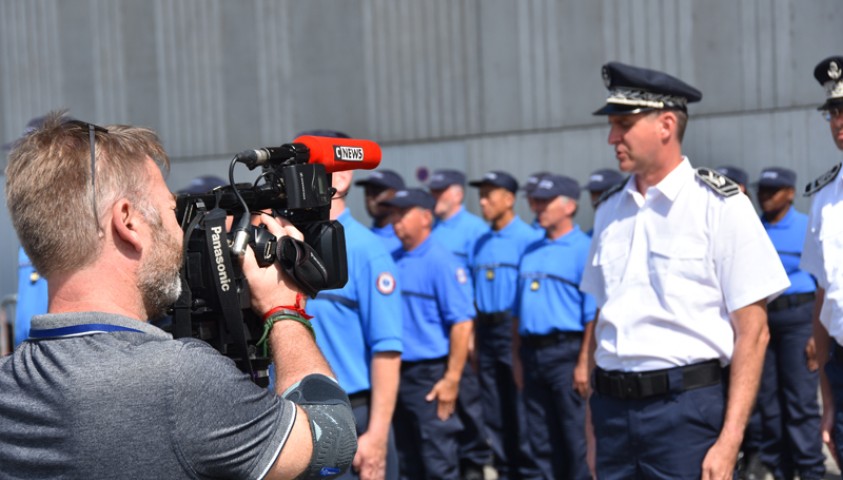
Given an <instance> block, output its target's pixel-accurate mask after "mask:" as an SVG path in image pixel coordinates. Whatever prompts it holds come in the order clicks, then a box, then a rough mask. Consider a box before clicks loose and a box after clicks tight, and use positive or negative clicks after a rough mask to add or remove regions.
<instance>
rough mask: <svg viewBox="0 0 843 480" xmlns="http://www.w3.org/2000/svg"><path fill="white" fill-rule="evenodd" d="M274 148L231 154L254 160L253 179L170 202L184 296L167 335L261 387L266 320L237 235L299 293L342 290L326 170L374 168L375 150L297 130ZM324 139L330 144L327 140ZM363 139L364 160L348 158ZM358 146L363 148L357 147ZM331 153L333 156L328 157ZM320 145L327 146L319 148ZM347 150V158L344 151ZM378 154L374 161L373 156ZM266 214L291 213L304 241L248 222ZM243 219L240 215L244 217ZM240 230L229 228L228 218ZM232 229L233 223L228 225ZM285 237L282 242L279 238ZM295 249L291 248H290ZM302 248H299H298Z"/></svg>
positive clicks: (344, 270) (342, 256)
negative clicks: (211, 351) (255, 301)
mask: <svg viewBox="0 0 843 480" xmlns="http://www.w3.org/2000/svg"><path fill="white" fill-rule="evenodd" d="M299 140H302V141H303V142H304V143H292V144H286V145H283V146H281V147H275V148H271V149H260V150H250V151H246V152H243V153H241V154H238V155H237V156H235V158H234V159H233V160H232V163H231V171H230V175H229V178H230V179H233V169H234V165H235V164H236V163H244V164H246V165H247V166H248V167H249V168H250V169H254V168H256V167H257V166H258V165H260V166H261V170H262V171H261V174H260V175H259V176H258V178H257V179H256V180H255V182H254V183H253V184H249V183H240V184H231V185H227V186H224V187H218V188H216V189H214V190H212V191H210V192H207V193H204V194H183V195H179V196H178V197H177V199H176V215H177V218H178V219H179V221H180V222H181V227H182V230H183V231H184V264H183V266H182V272H181V275H182V294H181V297H180V298H179V299H178V300H177V301H176V303H175V304H174V305H173V306H172V319H173V322H172V326H171V333H172V334H173V336H174V337H175V338H180V337H194V338H198V339H201V340H203V341H205V342H207V343H209V344H210V345H211V346H212V347H214V348H215V349H217V350H218V351H220V352H221V353H222V354H223V355H226V356H228V357H229V358H231V359H232V360H234V362H235V363H236V364H237V366H238V367H239V368H240V369H241V370H242V371H243V372H246V373H248V374H249V375H250V377H251V379H252V381H254V382H255V383H257V384H258V385H261V386H266V385H267V384H268V376H267V369H268V366H269V363H270V362H271V359H270V358H269V357H268V356H265V355H262V354H261V353H262V352H260V351H259V349H258V348H257V346H256V343H257V341H258V339H260V337H261V336H262V334H263V319H261V318H259V317H258V316H257V315H256V314H255V313H254V312H252V310H251V300H250V293H249V287H248V283H247V282H246V279H245V277H244V275H243V272H242V270H241V269H240V266H239V262H237V261H236V258H235V257H236V255H237V253H235V252H236V248H237V247H236V245H237V244H238V238H237V235H241V234H242V235H243V236H244V237H246V238H248V239H249V240H248V242H249V244H250V245H251V247H252V249H253V250H254V252H255V256H256V258H257V260H258V264H259V265H261V266H267V265H270V264H272V263H273V262H279V263H280V265H281V266H282V267H283V270H284V271H285V272H287V273H288V274H289V275H290V276H291V277H292V278H293V279H294V281H296V283H297V284H298V285H299V286H300V287H301V288H302V291H304V292H305V293H306V294H308V295H310V296H315V295H316V293H317V292H318V291H320V290H329V289H336V288H342V287H343V286H344V285H345V283H346V282H347V280H348V266H347V259H346V250H345V236H344V232H343V228H342V224H340V223H339V222H337V221H333V220H330V209H331V198H332V197H333V195H334V193H335V192H336V190H335V189H334V188H332V187H331V176H330V173H329V172H328V170H327V169H326V165H327V167H328V168H330V169H331V170H332V171H338V170H346V169H352V168H361V167H362V168H374V167H375V166H377V164H378V163H379V162H380V148H379V147H378V146H377V144H375V143H374V142H369V141H366V140H352V139H334V138H324V139H318V141H317V140H316V139H315V137H300V138H298V139H296V142H299ZM328 141H330V142H331V143H335V144H336V145H329V146H325V145H324V143H325V142H328ZM360 142H368V143H367V144H366V145H365V147H366V148H365V151H366V152H369V153H370V154H369V158H368V159H367V161H366V162H360V161H356V160H354V161H347V162H346V163H342V162H344V161H345V159H344V158H340V157H339V156H340V155H344V154H346V153H345V150H342V149H343V148H348V144H349V143H350V144H351V145H352V148H356V147H354V146H355V145H357V144H358V143H360ZM359 148H360V152H361V155H362V152H363V151H364V149H363V148H362V147H359ZM331 151H336V152H337V153H336V155H337V156H335V157H334V158H327V156H329V155H330V152H331ZM326 152H327V153H326ZM346 156H347V155H346ZM373 157H376V158H373ZM258 211H263V212H266V211H271V212H272V213H273V214H274V215H276V216H281V217H284V218H286V219H287V220H289V221H290V222H291V223H292V224H293V225H294V226H295V227H296V228H298V229H299V230H300V231H301V232H302V234H303V235H304V242H298V241H295V240H292V239H291V238H289V237H283V238H282V239H281V241H279V240H278V239H276V238H275V237H274V236H273V235H272V234H270V233H269V231H268V230H266V228H265V227H263V226H258V227H255V226H252V225H250V224H249V223H248V222H249V218H250V217H251V213H252V212H258ZM244 215H245V216H246V217H247V218H246V219H245V220H244V219H243V216H244ZM232 219H233V223H234V224H235V225H242V226H244V228H242V229H241V230H244V232H239V233H237V234H236V235H235V234H233V233H229V230H230V229H231V224H232ZM235 230H237V228H235ZM282 244H283V245H282ZM293 247H295V248H293ZM302 252H304V253H302Z"/></svg>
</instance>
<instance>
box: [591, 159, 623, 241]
mask: <svg viewBox="0 0 843 480" xmlns="http://www.w3.org/2000/svg"><path fill="white" fill-rule="evenodd" d="M625 180H626V178H624V176H623V175H621V174H620V172H618V171H617V170H612V169H611V168H601V169H599V170H595V171H594V172H592V173H591V175H589V176H588V182H587V183H586V184H585V185H584V186H583V188H584V189H585V190H588V194H589V196H590V197H591V206H592V207H593V208H597V204H598V203H600V197H602V196H603V192H605V191H606V190H609V189H610V188H612V187H614V186H615V185H617V184H619V183H621V182H623V181H625ZM592 232H593V229H592V230H589V231H587V232H585V233H586V235H588V236H589V237H590V236H591V233H592Z"/></svg>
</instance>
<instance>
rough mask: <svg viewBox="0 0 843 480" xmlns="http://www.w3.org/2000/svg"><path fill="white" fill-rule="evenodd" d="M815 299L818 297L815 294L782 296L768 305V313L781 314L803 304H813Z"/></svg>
mask: <svg viewBox="0 0 843 480" xmlns="http://www.w3.org/2000/svg"><path fill="white" fill-rule="evenodd" d="M815 297H816V295H815V294H814V292H808V293H794V294H791V295H782V296H780V297H778V298H776V299H775V300H773V301H772V302H770V303H768V304H767V311H768V312H780V311H782V310H787V309H789V308H793V307H798V306H799V305H802V304H803V303H808V302H813V301H814V298H815Z"/></svg>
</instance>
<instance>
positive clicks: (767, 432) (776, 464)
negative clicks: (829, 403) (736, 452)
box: [758, 302, 825, 480]
mask: <svg viewBox="0 0 843 480" xmlns="http://www.w3.org/2000/svg"><path fill="white" fill-rule="evenodd" d="M813 308H814V303H813V302H807V303H803V304H802V305H799V306H796V307H793V308H788V309H786V310H780V311H776V312H772V311H771V312H769V313H768V315H767V318H768V323H769V326H770V344H769V346H768V347H767V356H766V358H765V361H764V375H763V376H762V378H761V387H760V389H759V392H758V409H759V410H760V411H761V414H762V418H763V425H764V430H763V432H764V435H763V436H762V442H761V461H762V462H764V464H765V465H767V466H768V467H769V468H770V469H771V470H772V471H773V474H774V475H775V476H776V478H793V476H794V473H798V474H799V476H800V478H802V479H803V480H808V479H819V478H823V476H824V475H825V466H824V461H825V456H824V455H823V452H822V439H821V438H820V435H819V434H818V432H819V431H820V410H819V405H818V403H817V388H818V384H819V374H818V372H811V371H810V370H808V367H807V365H806V359H805V345H806V343H807V342H808V339H809V338H811V334H812V326H811V313H812V310H813Z"/></svg>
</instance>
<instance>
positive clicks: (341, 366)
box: [307, 210, 402, 393]
mask: <svg viewBox="0 0 843 480" xmlns="http://www.w3.org/2000/svg"><path fill="white" fill-rule="evenodd" d="M338 220H339V222H340V223H341V224H342V226H343V228H344V229H345V244H346V251H347V252H348V283H346V284H345V286H344V287H343V288H340V289H337V290H326V291H322V292H319V294H318V295H317V297H316V298H315V299H313V300H310V301H308V302H307V311H308V313H309V314H310V315H313V329H314V330H315V331H316V343H317V344H318V345H319V348H320V349H321V350H322V353H323V354H324V355H325V359H326V360H328V363H330V365H331V368H332V369H333V370H334V373H336V375H337V380H339V382H340V386H342V388H343V389H345V391H346V392H348V393H357V392H361V391H365V390H369V389H371V383H370V380H369V378H370V373H371V372H370V366H371V361H372V354H373V353H377V352H400V351H401V328H402V325H401V295H400V294H399V292H398V290H397V289H396V283H395V274H396V268H395V262H394V261H393V260H392V256H390V255H389V253H388V252H387V251H386V249H385V248H384V247H383V246H381V244H380V242H379V241H378V240H377V238H376V237H375V235H374V234H373V233H372V232H370V231H369V230H368V229H367V228H366V227H364V226H363V225H361V224H360V223H359V222H358V221H357V220H355V219H354V217H352V216H351V214H350V213H349V212H348V210H345V211H344V212H343V213H342V214H341V215H340V216H339V218H338Z"/></svg>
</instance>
